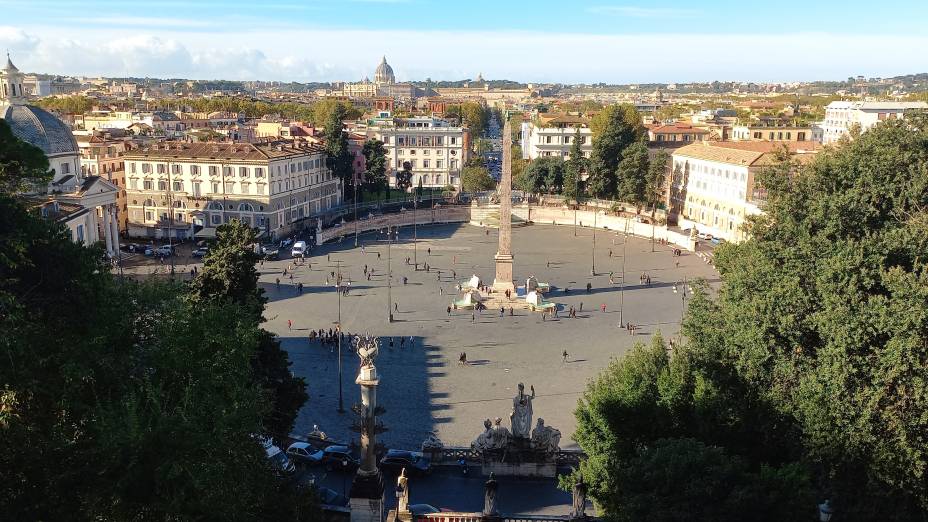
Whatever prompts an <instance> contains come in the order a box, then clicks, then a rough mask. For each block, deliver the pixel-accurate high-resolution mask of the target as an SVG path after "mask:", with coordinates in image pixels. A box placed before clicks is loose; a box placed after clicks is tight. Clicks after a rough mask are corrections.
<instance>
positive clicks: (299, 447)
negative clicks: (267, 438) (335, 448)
mask: <svg viewBox="0 0 928 522" xmlns="http://www.w3.org/2000/svg"><path fill="white" fill-rule="evenodd" d="M322 455H323V452H322V450H317V449H316V448H314V447H312V446H310V445H309V444H307V443H305V442H294V443H293V444H291V445H290V447H289V448H287V456H288V457H290V459H292V460H295V461H297V462H299V463H301V464H306V465H309V466H314V465H316V464H321V463H322Z"/></svg>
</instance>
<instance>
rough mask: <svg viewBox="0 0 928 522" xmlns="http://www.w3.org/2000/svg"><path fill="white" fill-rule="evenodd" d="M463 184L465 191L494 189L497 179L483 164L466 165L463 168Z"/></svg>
mask: <svg viewBox="0 0 928 522" xmlns="http://www.w3.org/2000/svg"><path fill="white" fill-rule="evenodd" d="M461 185H462V187H461V188H462V190H463V191H464V192H481V191H484V190H492V189H493V188H494V187H496V181H495V180H494V179H493V177H492V176H490V172H489V171H488V170H487V168H486V167H485V166H483V165H482V164H471V165H466V166H465V167H464V168H463V169H462V170H461Z"/></svg>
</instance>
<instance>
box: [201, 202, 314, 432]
mask: <svg viewBox="0 0 928 522" xmlns="http://www.w3.org/2000/svg"><path fill="white" fill-rule="evenodd" d="M256 243H257V237H256V236H255V230H254V229H253V228H251V227H250V226H248V225H247V224H246V223H243V222H241V221H239V220H237V219H235V220H232V221H230V222H229V223H226V224H223V225H220V226H219V228H217V229H216V242H215V243H214V244H213V246H212V247H211V248H210V251H209V253H208V254H206V256H205V257H204V259H203V269H202V270H200V272H199V273H198V274H197V276H196V277H195V278H194V280H193V281H192V282H191V283H190V289H189V299H190V301H191V302H192V303H193V304H195V305H203V304H206V303H218V304H232V305H235V306H237V307H239V308H240V309H241V310H243V311H244V312H245V313H246V314H247V317H249V320H250V324H251V325H252V327H253V328H254V329H255V330H256V334H255V338H256V340H257V351H256V356H255V357H254V358H253V359H252V361H251V362H252V369H253V378H254V382H255V383H256V384H257V385H259V386H260V387H261V389H263V390H264V391H265V393H266V394H267V397H268V400H269V402H270V403H271V405H272V408H271V409H270V410H269V411H268V413H267V416H266V417H265V420H264V431H265V433H268V434H270V435H272V436H273V437H274V438H275V439H276V440H278V441H282V440H285V439H286V437H287V436H289V434H290V431H291V430H292V429H293V422H294V420H295V419H296V415H297V413H299V411H300V408H301V407H302V406H303V404H304V403H305V402H306V400H307V399H308V396H307V394H306V383H305V381H304V380H303V378H301V377H295V376H293V375H292V374H291V372H290V359H289V357H288V356H287V352H285V351H284V350H283V349H281V347H280V342H279V341H277V339H276V338H275V337H274V336H273V335H272V334H271V333H270V332H267V331H265V330H263V329H261V328H260V327H259V325H260V324H261V323H262V322H263V320H264V319H263V317H262V314H263V312H264V305H265V304H266V302H267V299H266V298H265V297H264V290H262V289H261V288H260V287H259V286H258V271H257V269H256V268H255V265H256V264H257V262H258V255H257V254H256V253H255V249H254V245H255V244H256Z"/></svg>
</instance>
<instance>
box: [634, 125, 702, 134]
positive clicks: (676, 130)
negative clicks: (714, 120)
mask: <svg viewBox="0 0 928 522" xmlns="http://www.w3.org/2000/svg"><path fill="white" fill-rule="evenodd" d="M649 130H650V131H651V132H653V133H654V134H687V133H691V134H709V130H708V129H704V128H702V127H693V126H692V125H690V124H689V123H674V124H672V125H655V126H653V127H651V128H650V129H649Z"/></svg>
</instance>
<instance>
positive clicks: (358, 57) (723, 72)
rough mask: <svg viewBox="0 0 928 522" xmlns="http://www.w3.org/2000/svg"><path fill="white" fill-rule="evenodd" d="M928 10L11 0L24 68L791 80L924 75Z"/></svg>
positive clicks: (13, 33)
mask: <svg viewBox="0 0 928 522" xmlns="http://www.w3.org/2000/svg"><path fill="white" fill-rule="evenodd" d="M926 21H928V1H924V0H907V1H903V0H881V1H880V2H873V1H872V0H871V1H859V0H845V1H834V0H803V1H796V0H778V1H775V2H754V1H751V0H740V1H727V0H700V1H698V2H697V1H693V0H689V1H678V0H667V1H658V0H650V1H648V0H634V1H631V0H630V1H624V0H620V1H612V0H560V1H552V0H534V1H531V2H527V1H516V0H455V1H442V0H248V1H242V0H162V1H141V0H0V49H7V50H9V52H10V54H11V56H12V57H13V62H14V63H15V64H16V65H17V67H19V68H20V69H21V70H23V71H26V72H40V73H50V74H61V75H80V76H111V77H112V76H116V77H124V76H134V77H158V78H190V79H227V80H280V81H299V82H326V81H358V80H361V79H362V78H364V77H365V76H370V77H373V74H374V69H375V68H376V66H377V64H378V63H379V62H380V59H381V57H382V56H384V55H385V56H386V57H387V61H388V62H389V63H390V65H391V66H392V67H393V70H394V71H395V73H396V76H397V80H398V81H407V80H425V79H426V78H431V79H433V80H460V79H467V78H475V77H476V76H477V74H478V73H482V74H483V76H484V78H486V79H510V80H518V81H523V82H552V83H598V82H605V83H652V82H653V83H669V82H692V81H712V80H719V81H753V82H789V81H809V80H843V79H846V78H847V77H848V76H857V75H864V76H868V77H873V76H881V77H886V76H895V75H901V74H909V73H918V72H926V71H928V53H926V52H925V49H928V34H926V31H925V22H926Z"/></svg>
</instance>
